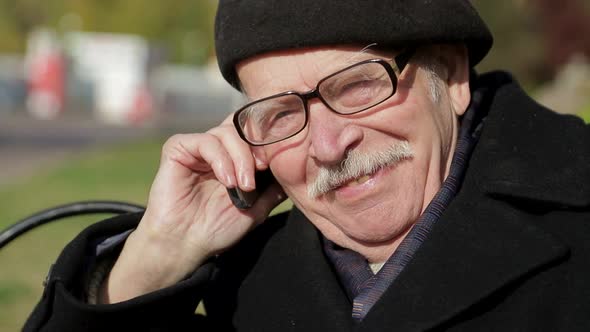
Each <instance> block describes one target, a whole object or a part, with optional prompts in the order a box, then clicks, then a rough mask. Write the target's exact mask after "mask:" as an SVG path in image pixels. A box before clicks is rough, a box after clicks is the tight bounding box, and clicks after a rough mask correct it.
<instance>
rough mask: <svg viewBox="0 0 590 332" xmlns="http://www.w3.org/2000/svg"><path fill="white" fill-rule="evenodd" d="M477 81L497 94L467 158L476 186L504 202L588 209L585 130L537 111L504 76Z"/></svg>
mask: <svg viewBox="0 0 590 332" xmlns="http://www.w3.org/2000/svg"><path fill="white" fill-rule="evenodd" d="M480 82H482V83H483V84H487V85H491V86H494V85H495V86H497V89H496V90H495V92H494V95H493V96H492V98H493V100H492V101H491V106H490V111H489V114H488V116H487V118H486V119H485V121H484V125H483V133H482V136H481V138H480V141H479V143H478V147H477V148H476V150H475V151H474V153H473V155H472V159H471V167H472V168H474V169H477V170H479V171H478V174H475V177H476V179H475V182H476V183H477V185H478V186H480V187H481V188H482V189H483V191H485V192H487V193H488V194H490V195H495V196H498V197H503V198H506V199H523V200H526V201H539V202H542V203H544V204H551V205H558V206H570V207H588V206H590V186H588V183H590V126H588V125H585V124H584V122H583V121H582V120H581V119H579V118H577V117H575V116H571V115H570V116H565V115H560V114H557V113H554V112H551V111H549V110H547V109H546V108H544V107H542V106H540V105H539V104H537V103H536V102H535V101H533V100H532V99H531V98H530V97H528V96H527V95H526V93H524V92H523V91H522V89H521V87H520V86H519V85H518V84H517V83H516V82H515V81H514V80H513V79H512V77H510V76H509V74H507V73H502V72H496V73H490V74H486V75H482V76H481V78H480Z"/></svg>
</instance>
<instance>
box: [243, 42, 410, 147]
mask: <svg viewBox="0 0 590 332" xmlns="http://www.w3.org/2000/svg"><path fill="white" fill-rule="evenodd" d="M415 52H416V49H415V48H409V49H406V50H404V51H402V52H401V53H399V54H398V55H396V56H395V57H393V58H392V59H391V60H384V59H370V60H365V61H361V62H358V63H355V64H353V65H350V66H348V67H345V68H343V69H340V70H338V71H336V72H334V73H332V74H330V75H328V76H326V77H324V78H322V79H321V80H320V81H319V82H318V83H317V84H316V86H315V88H314V89H312V90H310V91H307V92H303V93H300V92H297V91H286V92H281V93H278V94H275V95H272V96H268V97H264V98H262V99H258V100H255V101H253V102H250V103H248V104H246V105H244V106H242V107H241V108H240V109H239V110H237V111H236V112H235V113H234V117H233V123H234V126H235V128H236V130H237V131H238V135H239V136H240V137H241V138H242V139H243V140H244V141H245V142H246V143H248V144H250V145H252V146H263V145H269V144H274V143H277V142H280V141H284V140H286V139H289V138H291V137H293V136H295V135H297V134H299V133H300V132H301V131H302V130H303V129H305V127H307V123H308V122H309V100H311V99H313V98H319V99H320V100H321V101H322V103H323V104H324V105H325V106H326V107H327V108H328V109H329V110H331V111H332V112H334V113H337V114H340V115H351V114H356V113H360V112H363V111H366V110H368V109H370V108H373V107H375V106H377V105H379V104H381V103H383V102H385V101H386V100H387V99H389V98H391V97H392V96H393V95H395V93H396V91H397V83H398V77H399V76H400V75H401V73H402V72H403V71H404V69H405V68H406V66H407V64H408V62H409V61H410V59H411V58H412V56H413V55H414V53H415ZM367 63H377V64H379V65H381V66H383V68H385V71H386V72H387V74H388V75H389V79H390V80H391V84H392V90H391V94H390V95H389V96H387V97H385V98H383V100H381V101H379V102H377V103H375V104H371V105H370V106H367V107H365V108H363V109H360V110H357V111H354V112H350V113H343V112H339V111H338V110H335V109H334V108H333V107H332V106H330V104H329V103H328V102H326V100H325V99H324V97H323V96H322V95H321V94H320V92H319V91H320V89H319V88H320V86H321V85H322V83H323V82H325V81H326V80H328V79H330V78H332V77H334V76H336V75H338V74H340V73H342V72H344V71H347V70H349V69H351V68H354V67H357V66H360V65H364V64H367ZM288 95H294V96H297V97H299V99H301V101H302V102H303V108H304V111H305V119H304V122H303V126H301V128H300V129H299V130H297V131H295V132H294V133H293V134H291V135H289V136H287V137H284V138H281V139H277V140H274V141H270V142H266V143H255V142H251V141H250V140H248V138H246V135H245V134H244V131H243V130H242V128H241V126H240V122H239V117H240V114H241V113H242V112H244V111H246V110H247V109H248V108H249V107H251V106H252V105H254V104H258V103H260V102H263V101H266V100H269V99H274V98H278V97H283V96H288Z"/></svg>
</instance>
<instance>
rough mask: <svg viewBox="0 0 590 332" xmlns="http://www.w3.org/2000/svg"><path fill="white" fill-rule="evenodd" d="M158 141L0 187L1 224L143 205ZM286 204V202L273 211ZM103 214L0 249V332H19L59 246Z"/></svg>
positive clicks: (80, 159) (73, 161)
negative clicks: (87, 203)
mask: <svg viewBox="0 0 590 332" xmlns="http://www.w3.org/2000/svg"><path fill="white" fill-rule="evenodd" d="M162 143H163V140H159V139H153V140H150V141H145V142H138V143H132V144H126V145H123V146H117V147H109V148H105V149H102V150H96V151H90V152H87V153H83V154H80V155H78V156H75V157H72V158H70V159H68V160H66V161H64V162H63V163H62V165H61V166H58V167H56V168H53V169H48V170H44V171H41V172H38V173H36V174H35V175H34V176H32V177H29V178H27V179H22V180H21V181H19V182H17V183H14V184H12V185H10V186H8V187H5V188H2V187H0V229H1V230H3V229H5V228H6V227H8V226H9V225H11V224H13V223H15V222H16V221H17V220H20V219H22V218H25V217H27V216H29V215H31V214H33V213H36V212H39V211H41V210H44V209H47V208H49V207H53V206H56V205H61V204H66V203H71V202H74V201H82V200H97V199H100V200H120V201H127V202H131V203H136V204H141V205H144V204H145V203H146V201H147V194H148V191H149V187H150V185H151V182H152V180H153V178H154V175H155V174H156V170H157V167H158V162H159V158H160V149H161V144H162ZM289 207H290V202H285V203H283V204H282V205H280V206H279V207H277V209H276V210H275V212H276V211H281V210H285V209H287V208H289ZM107 216H108V215H93V216H87V217H75V218H68V219H63V220H60V221H56V222H53V223H50V224H47V225H44V226H40V227H38V228H36V229H34V230H32V231H30V232H28V233H26V234H24V235H22V236H21V237H19V238H17V239H15V240H14V241H13V242H11V243H10V244H8V245H7V246H6V247H4V248H3V249H1V250H0V308H1V310H0V332H12V331H19V330H20V329H21V327H22V324H23V323H24V321H25V320H26V318H27V316H28V315H29V313H30V312H31V310H32V309H33V307H34V305H35V304H36V302H37V301H38V300H39V298H40V297H41V294H42V291H43V287H42V282H43V280H44V278H45V275H46V273H47V271H48V270H49V267H50V266H51V264H52V263H53V262H54V260H55V259H56V258H57V256H58V255H59V253H60V252H61V249H62V248H63V247H64V246H65V245H66V244H67V243H68V242H69V241H70V240H71V239H72V238H74V237H75V236H76V234H77V233H79V232H80V231H81V230H82V229H84V228H85V227H87V226H88V225H90V224H92V223H94V222H97V221H99V220H102V219H104V218H106V217H107Z"/></svg>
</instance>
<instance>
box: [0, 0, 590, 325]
mask: <svg viewBox="0 0 590 332" xmlns="http://www.w3.org/2000/svg"><path fill="white" fill-rule="evenodd" d="M473 3H474V5H475V6H476V7H477V8H478V9H479V10H480V13H481V15H482V16H483V17H484V19H485V20H486V21H487V22H488V24H489V26H490V28H491V30H492V32H493V33H494V35H495V45H494V48H493V50H492V52H491V53H490V55H489V56H488V57H487V58H486V59H485V60H484V62H483V63H482V64H480V65H479V66H478V67H477V69H478V70H479V71H480V72H483V71H488V70H493V69H504V70H508V71H510V72H512V73H513V74H514V76H515V77H516V78H517V79H518V80H519V81H520V82H521V83H522V85H523V86H524V87H525V89H526V90H527V91H528V92H529V93H530V94H531V95H532V96H533V97H534V98H535V99H536V100H538V101H539V102H540V103H542V104H544V105H546V106H549V107H551V108H553V109H555V110H557V111H559V112H563V113H569V114H576V115H578V116H581V117H583V118H584V119H585V120H586V121H588V122H590V1H589V0H561V1H554V0H496V1H486V0H473ZM216 5H217V1H214V0H150V1H149V2H146V1H145V0H50V1H39V0H0V230H3V229H4V228H6V227H8V226H9V225H11V224H12V223H14V222H16V221H17V220H19V219H22V218H24V217H26V216H28V215H30V214H32V213H34V212H37V211H39V210H42V209H45V208H48V207H52V206H55V205H59V204H64V203H69V202H73V201H80V200H94V199H105V200H122V201H127V202H133V203H137V204H145V202H146V199H147V192H148V190H149V186H150V183H151V180H152V178H153V176H154V174H155V171H156V169H157V166H158V159H159V150H160V145H161V143H162V142H163V141H164V140H165V138H166V137H167V136H169V135H171V134H173V133H176V132H198V131H203V130H206V129H207V128H209V127H211V126H213V125H214V124H216V123H218V122H219V121H221V119H223V118H225V117H226V116H227V115H228V114H229V113H230V112H231V111H232V110H233V109H234V108H235V107H236V105H237V104H238V103H239V101H240V98H239V95H238V94H237V93H235V92H234V91H232V90H231V89H230V88H229V87H228V86H227V85H226V83H225V82H224V81H223V80H222V79H221V77H220V75H219V74H218V72H217V65H216V63H215V53H214V45H213V18H214V13H215V8H216ZM449 19H452V17H449ZM104 217H106V216H104V215H101V216H91V217H84V218H71V219H67V220H63V221H60V222H56V223H54V224H50V225H47V226H43V227H40V228H38V229H35V230H34V231H31V232H29V233H27V234H25V235H24V236H22V237H20V238H18V239H16V240H15V241H14V242H12V243H10V244H8V245H7V246H6V247H4V248H2V250H0V331H18V330H19V329H20V327H21V326H22V324H23V322H24V320H25V319H26V317H27V315H28V313H29V312H30V311H31V310H32V308H33V306H34V304H35V302H36V301H37V300H38V298H39V297H40V295H41V292H42V281H43V279H44V277H45V274H46V273H47V271H48V269H49V266H50V265H51V263H52V261H53V260H55V258H56V257H57V255H58V253H59V251H60V249H61V248H62V247H63V246H64V245H65V244H66V243H67V242H68V241H69V240H70V239H71V238H72V237H73V236H74V235H75V234H76V233H78V232H79V231H80V230H81V229H82V228H84V227H85V226H86V225H88V224H90V223H93V222H95V221H97V220H100V219H101V218H104Z"/></svg>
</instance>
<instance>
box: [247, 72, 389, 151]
mask: <svg viewBox="0 0 590 332" xmlns="http://www.w3.org/2000/svg"><path fill="white" fill-rule="evenodd" d="M317 89H318V92H319V94H320V95H321V97H322V99H323V101H324V102H325V103H326V105H327V106H328V107H329V108H331V109H332V110H333V111H335V112H337V113H340V114H352V113H356V112H360V111H363V110H366V109H367V108H370V107H372V106H375V105H377V104H379V103H381V102H382V101H384V100H385V99H387V98H389V97H390V96H391V95H393V93H394V90H395V84H394V82H392V79H391V77H390V75H389V73H388V71H387V70H386V69H385V67H384V66H383V64H382V63H380V62H362V63H359V64H357V65H353V66H351V67H349V68H347V69H345V70H343V71H340V72H337V73H336V74H333V75H331V76H328V77H327V78H325V79H323V80H322V81H320V82H319V83H318V87H317ZM237 121H238V123H237V124H238V126H239V127H240V129H241V131H242V134H243V136H244V137H245V138H246V139H247V140H248V141H249V142H251V143H254V144H270V143H274V142H277V141H280V140H283V139H285V138H288V137H290V136H293V135H295V134H296V133H298V132H299V131H301V130H302V129H303V128H304V127H305V125H306V122H307V113H306V105H305V101H304V100H303V97H302V96H300V95H299V94H296V93H293V94H284V95H278V96H276V97H271V98H268V99H263V100H261V101H258V102H254V103H252V104H250V105H249V106H247V107H246V108H244V109H242V110H241V111H240V113H239V114H238V118H237Z"/></svg>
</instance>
